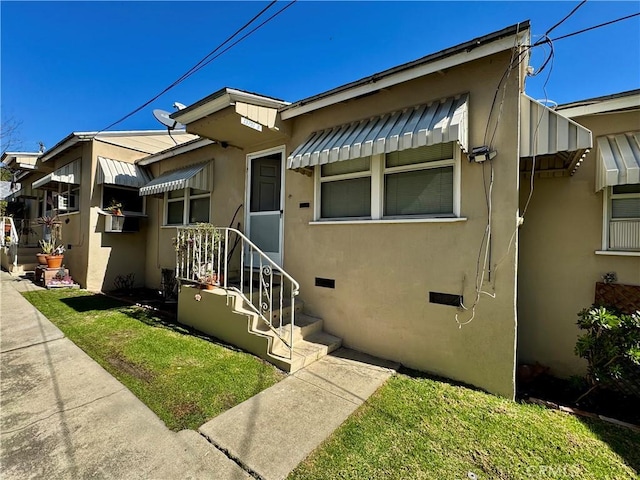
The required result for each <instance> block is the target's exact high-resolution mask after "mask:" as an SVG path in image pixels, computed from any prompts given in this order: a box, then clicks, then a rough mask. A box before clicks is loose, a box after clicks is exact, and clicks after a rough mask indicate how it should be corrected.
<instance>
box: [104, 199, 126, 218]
mask: <svg viewBox="0 0 640 480" xmlns="http://www.w3.org/2000/svg"><path fill="white" fill-rule="evenodd" d="M104 210H105V212H109V213H111V215H115V216H117V217H121V216H123V213H122V203H120V202H118V201H116V200H115V199H112V200H111V204H110V205H109V206H108V207H107V208H105V209H104Z"/></svg>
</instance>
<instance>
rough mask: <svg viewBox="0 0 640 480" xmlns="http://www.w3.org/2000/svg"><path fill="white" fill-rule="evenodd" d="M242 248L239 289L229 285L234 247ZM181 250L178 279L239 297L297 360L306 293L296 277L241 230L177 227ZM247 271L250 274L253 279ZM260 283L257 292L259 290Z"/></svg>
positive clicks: (177, 249)
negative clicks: (298, 302)
mask: <svg viewBox="0 0 640 480" xmlns="http://www.w3.org/2000/svg"><path fill="white" fill-rule="evenodd" d="M232 236H233V237H234V238H233V240H231V237H232ZM238 242H239V243H240V259H239V265H240V278H239V284H238V285H236V284H235V283H232V282H230V279H229V273H230V272H231V268H230V266H229V263H230V262H231V261H232V260H233V259H232V258H230V257H231V256H232V253H233V250H232V248H231V247H233V245H237V244H238ZM175 244H176V279H178V280H179V281H182V282H189V283H199V284H205V283H213V284H215V285H217V286H219V287H221V288H224V289H225V290H226V291H227V292H229V291H234V292H236V293H238V294H239V295H240V296H241V298H242V299H243V300H244V303H245V306H246V307H247V308H249V309H250V310H251V311H253V312H254V313H256V314H257V315H258V316H259V317H260V318H261V319H262V321H264V322H265V324H266V325H267V326H268V327H269V328H270V329H271V330H272V331H273V332H274V333H275V334H276V335H277V336H278V338H279V339H280V340H281V341H282V343H283V344H284V345H285V346H286V347H287V348H288V350H289V355H290V357H289V358H292V357H293V333H294V326H295V297H296V296H297V295H298V294H299V292H300V284H299V283H298V282H297V281H296V280H295V279H294V278H293V277H292V276H291V275H289V274H288V273H287V272H286V271H285V270H284V269H283V268H282V267H280V265H278V264H277V263H276V262H274V261H273V260H272V259H271V258H269V256H268V255H267V254H266V253H264V252H263V251H262V250H261V249H260V248H259V247H258V246H257V245H256V244H255V243H253V242H252V241H251V240H250V239H249V238H247V237H246V236H245V235H244V234H243V233H242V232H240V231H239V230H237V229H235V228H231V227H215V226H213V225H211V224H199V225H194V226H184V227H177V235H176V238H175ZM247 256H248V258H247ZM245 270H248V277H247V276H246V275H245ZM274 278H275V279H276V281H277V280H279V282H280V283H279V285H274ZM256 282H257V284H258V288H257V291H255V289H254V284H255V283H256ZM245 284H246V285H245ZM274 286H275V287H279V290H278V292H277V293H275V292H274ZM285 286H286V287H289V299H290V309H291V313H290V315H291V317H290V329H289V331H288V332H286V333H288V338H285V335H286V334H285V332H283V330H284V325H285V324H284V309H285V308H286V307H287V305H285V298H284V294H285V292H284V288H285ZM245 287H246V291H245Z"/></svg>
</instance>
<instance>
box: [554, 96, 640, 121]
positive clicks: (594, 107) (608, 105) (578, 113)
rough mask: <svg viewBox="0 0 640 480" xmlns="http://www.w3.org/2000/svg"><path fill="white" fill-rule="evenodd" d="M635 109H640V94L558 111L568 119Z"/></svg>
mask: <svg viewBox="0 0 640 480" xmlns="http://www.w3.org/2000/svg"><path fill="white" fill-rule="evenodd" d="M634 107H636V108H639V107H640V93H637V94H635V95H629V96H628V97H623V98H613V99H611V100H604V101H601V102H594V103H592V104H590V105H579V106H576V107H569V108H562V107H558V108H557V109H556V111H558V112H561V113H562V115H563V116H565V117H567V118H573V117H584V116H586V115H594V114H597V113H606V112H615V111H616V110H625V109H629V108H634Z"/></svg>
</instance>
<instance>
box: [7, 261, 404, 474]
mask: <svg viewBox="0 0 640 480" xmlns="http://www.w3.org/2000/svg"><path fill="white" fill-rule="evenodd" d="M0 280H1V283H0V287H1V289H0V318H1V325H0V327H1V330H0V334H1V339H0V352H1V353H0V362H1V374H2V376H1V392H2V397H1V398H0V448H1V452H0V469H1V470H0V471H1V472H2V473H1V475H2V478H3V480H4V479H24V478H52V479H53V478H55V479H67V478H68V479H77V478H88V477H97V478H113V479H128V478H132V479H133V478H136V479H158V480H162V479H172V480H173V479H189V478H203V479H205V478H206V479H222V480H225V479H232V480H235V479H249V478H255V477H257V478H262V479H265V480H276V479H283V478H285V477H286V476H287V475H288V474H289V472H291V470H293V469H294V468H295V467H296V466H297V465H298V463H299V462H301V461H302V460H304V458H305V457H306V456H307V455H308V454H309V453H310V452H312V451H313V450H314V449H315V448H316V447H317V446H318V445H320V443H322V442H323V441H324V440H325V439H326V438H327V437H328V436H329V435H330V434H331V433H332V432H333V431H334V430H335V428H337V427H338V426H339V425H340V424H341V423H342V422H343V421H344V420H345V419H346V418H347V417H348V416H349V415H350V414H351V413H352V412H353V411H354V410H355V409H356V408H358V406H359V405H361V404H362V403H363V402H364V401H366V399H367V398H368V397H369V396H370V395H371V394H372V393H373V392H374V391H375V390H376V389H377V388H378V387H379V386H380V385H382V384H383V383H384V382H385V381H386V379H387V378H389V376H391V375H392V374H393V372H394V369H395V368H396V367H397V365H394V364H391V363H388V362H383V361H380V360H378V359H375V358H373V357H369V356H366V355H363V354H359V353H356V352H353V351H351V350H347V349H340V350H338V351H336V352H334V353H333V354H332V355H331V356H328V357H325V358H324V359H322V360H320V361H318V362H316V363H314V364H312V365H310V366H309V367H307V368H305V369H303V370H301V371H299V372H297V373H296V374H295V375H292V376H289V377H287V378H286V379H285V380H283V381H281V382H280V383H278V384H276V385H274V386H272V387H271V388H269V389H267V390H265V391H263V392H261V393H259V394H258V395H256V396H255V397H253V398H251V399H249V400H247V401H246V402H244V403H242V404H240V405H238V406H236V407H234V408H232V409H231V410H228V411H227V412H225V413H223V414H221V415H219V416H218V417H216V418H214V419H213V420H211V421H209V422H207V423H206V424H205V425H203V426H202V427H200V429H199V433H198V432H195V431H191V430H185V431H182V432H178V433H175V432H172V431H170V430H169V429H167V428H166V426H165V425H164V423H163V422H162V421H161V420H160V419H159V418H158V417H157V416H156V415H155V414H154V413H153V412H152V411H151V410H149V409H148V408H147V407H146V406H145V405H144V404H143V403H142V402H140V401H139V400H138V399H137V398H136V397H135V396H134V395H133V394H132V393H131V392H130V391H129V390H127V388H126V387H125V386H124V385H122V384H121V383H120V382H118V381H117V380H116V379H114V378H113V377H112V376H111V375H110V374H109V373H108V372H107V371H105V370H104V369H103V368H102V367H100V366H99V365H98V364H97V363H96V362H94V361H93V360H92V359H91V358H89V357H88V356H87V355H86V354H85V353H84V352H83V351H82V350H80V349H79V348H78V347H77V346H76V345H75V344H74V343H73V342H71V341H70V340H68V339H67V338H65V337H64V335H63V334H62V332H60V330H58V329H57V328H56V327H55V326H54V325H53V324H52V323H51V322H49V321H48V320H47V319H46V318H45V317H44V316H43V315H42V314H41V313H40V312H38V311H37V310H36V309H35V308H34V307H33V306H32V305H31V304H29V303H28V302H27V301H26V300H25V299H24V298H23V297H22V296H21V295H20V293H19V291H24V290H34V289H38V288H39V287H36V286H34V285H33V284H32V283H31V282H30V281H28V280H22V281H21V280H20V279H17V278H15V277H11V276H10V275H9V274H7V273H6V272H1V273H0ZM205 437H206V438H205ZM207 440H208V441H207ZM223 452H224V453H223Z"/></svg>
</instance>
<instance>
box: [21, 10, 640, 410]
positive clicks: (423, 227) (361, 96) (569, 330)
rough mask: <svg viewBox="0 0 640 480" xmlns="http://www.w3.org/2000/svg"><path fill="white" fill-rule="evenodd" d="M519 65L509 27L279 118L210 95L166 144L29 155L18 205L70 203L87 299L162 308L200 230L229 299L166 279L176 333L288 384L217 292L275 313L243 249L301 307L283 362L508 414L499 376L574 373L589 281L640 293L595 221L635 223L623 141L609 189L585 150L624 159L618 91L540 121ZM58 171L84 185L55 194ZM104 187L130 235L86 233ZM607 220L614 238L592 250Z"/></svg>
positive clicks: (99, 140)
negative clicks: (129, 283)
mask: <svg viewBox="0 0 640 480" xmlns="http://www.w3.org/2000/svg"><path fill="white" fill-rule="evenodd" d="M529 48H530V31H529V24H528V22H524V23H520V24H517V25H514V26H511V27H508V28H505V29H503V30H500V31H497V32H494V33H491V34H489V35H485V36H483V37H480V38H476V39H473V40H471V41H469V42H465V43H464V44H461V45H457V46H454V47H451V48H448V49H446V50H443V51H441V52H438V53H435V54H432V55H428V56H426V57H423V58H421V59H418V60H416V61H413V62H410V63H407V64H403V65H398V66H396V67H394V68H391V69H389V70H386V71H383V72H379V73H376V74H374V75H371V76H369V77H366V78H363V79H361V80H358V81H354V82H352V83H349V84H346V85H342V86H339V87H337V88H334V89H332V90H329V91H327V92H323V93H320V94H318V95H315V96H313V97H310V98H306V99H303V100H300V101H297V102H294V103H290V102H287V101H284V100H281V99H277V98H272V97H267V96H264V95H259V94H256V93H250V92H246V91H242V90H238V89H233V88H223V89H221V90H218V91H216V92H214V93H213V94H211V95H209V96H207V97H206V98H203V99H202V100H199V101H197V102H196V103H194V104H193V105H190V106H188V107H186V108H184V109H182V110H179V111H177V112H175V113H174V114H173V115H172V118H174V119H175V120H176V121H177V122H180V123H181V124H183V125H185V126H186V133H178V132H174V134H173V137H176V138H177V137H179V138H180V140H179V141H178V142H176V143H173V142H171V140H169V141H168V142H166V140H167V137H166V136H164V137H162V138H163V142H164V143H163V144H162V145H160V144H154V148H149V147H148V145H147V147H146V150H145V148H143V147H142V146H141V145H142V144H147V143H149V142H148V140H151V139H153V140H154V141H155V140H157V139H158V138H157V137H155V136H154V135H156V134H153V133H150V132H147V133H146V135H148V136H145V134H143V133H139V134H135V135H132V136H131V135H129V136H123V137H122V138H120V137H119V136H118V134H113V136H111V135H112V134H105V133H101V134H100V135H99V136H94V137H91V138H88V139H86V140H85V139H84V138H81V136H80V135H79V134H73V135H72V136H70V137H68V138H67V139H65V140H63V141H62V142H60V144H58V145H57V146H56V147H54V148H53V149H51V150H49V151H47V152H45V154H44V155H42V156H39V158H38V168H37V169H36V170H35V171H34V172H32V173H30V174H29V175H32V180H35V182H33V185H32V187H31V188H33V187H34V186H35V187H36V189H35V190H34V191H39V192H41V191H42V189H43V188H45V189H46V188H48V187H49V188H48V189H49V190H53V191H54V192H57V193H58V195H61V194H64V192H65V191H66V192H67V194H73V193H74V189H78V188H79V190H78V195H79V197H78V201H77V204H78V205H79V206H80V207H79V211H78V212H69V213H67V214H65V215H64V217H65V219H64V221H65V227H64V235H65V239H64V242H65V244H67V245H68V246H71V250H70V251H68V252H67V253H68V255H69V262H68V265H69V267H70V268H71V269H72V271H73V272H72V275H73V276H74V278H77V279H78V280H79V281H80V282H81V284H82V285H83V286H86V287H87V288H90V289H93V290H109V289H110V288H111V287H112V284H113V281H114V277H115V276H116V275H123V274H127V273H134V274H135V278H136V281H137V284H139V285H141V284H144V285H145V286H147V287H150V288H154V289H165V290H166V286H167V285H168V284H169V285H173V283H172V281H170V280H172V277H173V276H174V275H175V274H176V273H177V275H178V276H179V277H180V278H183V277H184V276H185V275H187V276H188V275H189V274H191V275H194V274H195V273H194V272H193V271H191V272H189V271H187V272H186V274H185V272H181V271H180V270H181V266H180V262H177V261H176V249H177V244H179V242H180V238H186V237H181V236H180V235H183V234H184V232H188V231H189V228H188V227H189V226H190V225H194V224H197V223H200V222H206V223H212V224H214V225H216V226H218V227H224V228H226V230H225V231H227V232H229V231H230V230H229V228H231V229H232V230H234V231H237V232H238V234H235V233H233V232H231V233H230V234H229V233H226V234H225V235H227V237H225V238H223V239H222V240H220V242H222V241H224V242H227V241H228V235H232V238H235V239H236V242H237V241H238V239H240V235H241V236H242V237H243V238H246V242H245V241H244V240H241V241H240V244H239V245H240V247H239V248H235V247H236V246H237V245H236V244H234V246H233V248H229V246H228V245H227V244H226V243H225V249H224V251H225V255H224V260H223V262H227V263H228V264H229V269H228V270H227V269H226V267H225V269H224V273H225V278H226V280H224V281H223V282H222V286H223V287H225V286H226V287H228V288H226V289H225V288H218V289H217V290H212V291H208V292H206V293H205V292H204V291H202V292H201V291H200V290H198V289H195V288H192V287H189V286H188V282H186V283H184V285H183V288H182V289H181V291H180V294H179V297H178V315H179V318H178V319H179V320H180V321H182V322H184V323H187V324H190V325H192V326H194V327H196V328H199V329H202V330H204V331H207V332H208V333H212V334H214V335H216V336H218V337H219V338H222V339H223V340H226V341H230V342H234V343H236V344H237V345H239V346H241V347H242V348H245V349H247V350H250V351H253V352H254V353H258V354H260V353H259V351H262V350H264V349H265V348H266V349H267V354H265V355H264V357H265V358H267V359H269V360H270V361H273V362H274V363H276V364H277V365H279V366H281V367H283V368H286V369H290V370H292V369H293V368H288V367H287V362H286V361H285V360H284V356H286V355H285V354H286V352H285V353H283V352H282V351H280V350H282V348H281V349H280V350H278V348H280V347H283V345H285V344H286V339H285V336H282V337H279V338H280V340H282V341H281V342H280V343H278V344H277V342H278V341H277V340H276V339H273V338H271V337H268V335H267V334H266V331H267V330H268V329H266V328H264V325H262V324H261V320H260V318H259V317H256V315H255V314H256V311H257V310H256V311H251V310H250V309H248V307H249V304H251V303H252V302H253V298H252V299H251V300H248V299H246V298H245V299H244V300H243V299H242V298H240V297H238V296H237V295H236V293H237V292H236V293H234V292H231V288H230V285H231V283H230V282H231V281H232V280H233V281H234V282H239V283H237V284H239V285H240V288H239V289H237V288H236V290H242V288H243V287H244V285H245V284H247V285H248V289H249V290H251V291H253V290H252V289H255V288H257V289H259V290H258V291H259V292H260V293H259V294H260V298H261V299H262V298H266V297H263V293H264V292H267V293H268V295H267V296H269V297H270V298H269V302H270V303H269V305H268V306H267V307H265V308H267V309H271V306H270V305H271V303H273V302H272V301H273V297H274V295H275V296H277V295H280V297H281V299H282V297H283V295H282V294H281V293H274V292H277V290H276V289H273V288H272V287H273V286H272V285H267V284H266V283H265V278H267V277H265V276H263V275H262V273H263V272H262V270H263V268H262V267H263V264H262V263H260V268H256V263H254V262H255V261H256V259H257V258H258V257H257V256H256V255H255V251H254V250H253V248H254V247H255V248H257V249H259V250H260V251H261V255H262V257H260V262H263V261H264V262H265V265H267V266H268V267H269V268H268V269H267V270H265V271H269V272H270V273H269V275H270V277H268V278H269V279H270V280H269V281H272V280H273V274H272V273H271V272H272V270H277V271H278V272H279V273H278V275H279V278H280V279H290V284H289V287H287V288H284V287H282V288H280V292H282V291H284V292H285V295H284V296H286V295H291V299H292V301H293V300H294V297H295V298H297V299H299V300H300V302H299V303H297V304H296V305H300V306H299V307H295V308H294V307H293V305H289V307H290V309H291V310H293V311H294V312H297V314H296V315H297V316H296V322H297V324H299V325H300V328H301V329H303V330H304V331H305V332H306V333H301V334H300V339H298V340H296V341H297V342H299V343H296V344H295V345H296V346H295V347H294V349H293V350H294V351H301V352H303V353H304V351H306V352H307V353H308V352H312V353H311V354H310V355H311V356H314V355H317V353H313V352H317V351H319V350H314V349H313V348H312V345H314V344H315V345H317V344H322V345H324V346H326V348H325V351H327V350H328V349H331V348H335V347H336V346H337V345H339V344H340V343H342V344H343V345H345V346H348V347H350V348H353V349H356V350H360V351H363V352H366V353H369V354H372V355H375V356H378V357H382V358H385V359H389V360H393V361H396V362H399V363H402V364H403V365H405V366H406V367H409V368H414V369H417V370H422V371H427V372H431V373H434V374H438V375H442V376H444V377H448V378H452V379H455V380H458V381H461V382H465V383H469V384H472V385H475V386H477V387H480V388H483V389H485V390H487V391H490V392H493V393H496V394H499V395H503V396H506V397H509V398H512V397H513V396H514V394H515V389H516V367H517V364H518V362H535V361H539V362H540V363H543V364H546V365H548V366H550V367H551V368H552V372H553V373H555V374H557V375H561V376H564V375H569V374H572V373H578V372H581V371H583V369H584V365H582V364H581V362H580V361H579V360H578V359H577V357H575V356H574V355H573V346H574V344H575V338H576V335H577V330H576V328H575V314H576V313H577V311H578V310H580V309H581V308H583V307H586V306H588V305H589V304H590V303H591V302H592V301H593V288H594V285H595V282H596V281H598V280H599V279H600V277H601V276H602V275H603V274H604V273H606V272H608V271H616V273H617V274H618V279H619V281H620V282H625V283H629V284H635V285H640V264H639V263H638V261H639V260H640V257H638V250H639V248H638V244H637V242H638V241H639V239H638V236H637V233H634V232H637V231H638V230H637V225H638V223H637V218H638V217H640V214H638V215H636V216H635V217H633V211H632V213H631V217H633V218H627V217H619V215H618V213H615V214H614V213H613V211H614V210H615V211H616V212H619V207H620V205H622V204H624V205H623V207H624V208H623V210H624V214H625V215H628V212H627V210H625V208H626V206H627V205H631V207H630V208H633V205H636V204H635V203H633V202H635V201H636V199H637V198H636V197H638V192H637V191H636V190H637V185H638V183H640V182H638V180H637V173H634V172H636V171H637V170H634V168H635V167H634V166H633V164H632V163H633V161H638V158H640V157H638V156H636V153H637V149H636V148H637V147H636V146H633V143H631V145H632V146H631V147H629V148H631V152H632V153H631V156H629V153H628V150H625V155H626V156H624V159H625V160H624V161H625V162H631V163H625V164H624V165H628V166H629V168H627V167H625V168H623V169H621V170H619V171H618V173H617V174H616V173H614V172H613V171H612V170H611V168H609V167H610V166H611V162H612V161H613V162H614V163H616V162H617V161H618V160H617V158H618V157H617V156H615V155H614V156H613V157H612V156H611V155H612V154H609V153H605V147H606V145H607V144H608V145H611V141H612V140H611V139H612V138H617V137H615V136H614V137H612V135H614V134H625V137H624V138H630V139H636V142H637V138H638V135H637V132H638V131H640V126H639V117H638V93H637V92H632V93H630V94H623V95H619V96H613V97H611V98H603V99H594V100H591V101H586V102H582V103H580V104H572V105H566V106H563V107H561V108H557V109H551V108H548V107H547V106H545V105H542V104H541V103H539V102H537V101H534V100H533V99H531V98H529V97H528V96H527V95H526V94H525V84H526V79H527V69H526V66H527V64H528V61H527V60H528V53H529ZM592 132H593V133H592ZM634 132H635V136H634ZM129 133H131V132H129ZM122 135H124V134H122ZM125 138H126V139H127V140H125ZM594 138H596V140H597V141H594ZM169 142H171V143H169ZM161 143H162V142H161ZM634 149H636V150H634ZM606 152H609V150H606ZM612 158H613V159H612ZM78 159H81V160H80V164H81V165H82V166H81V169H80V171H79V172H78V171H76V170H75V169H74V168H75V167H72V166H73V165H74V161H76V160H78ZM616 165H618V163H616ZM69 169H71V170H72V172H71V174H73V175H74V178H76V176H78V175H80V176H81V179H82V180H81V181H77V182H76V181H75V180H74V181H73V182H70V181H65V180H62V181H60V179H61V178H67V177H65V175H67V176H68V175H69V172H68V170H69ZM116 171H119V172H120V173H121V174H123V173H124V175H123V176H121V177H118V175H114V174H113V172H116ZM633 175H636V177H634V176H633ZM40 177H41V178H40ZM634 179H635V180H634ZM27 183H28V182H27ZM629 185H631V186H629ZM532 186H533V193H532V194H531V195H530V192H531V187H532ZM620 186H622V190H623V191H622V193H621V192H620V191H619V189H620ZM117 189H123V190H126V192H127V195H125V196H123V197H122V198H119V197H118V198H116V199H117V200H126V201H130V202H132V204H134V205H136V207H135V208H133V209H128V211H126V212H125V213H126V214H127V215H126V217H127V218H129V219H130V220H136V219H137V221H136V225H137V227H136V228H132V229H133V230H136V231H135V232H131V233H108V232H106V231H105V228H106V223H105V222H108V221H109V220H110V217H109V216H108V215H105V213H106V212H105V211H104V208H105V207H106V206H107V202H108V200H107V197H110V196H112V194H113V193H114V192H117ZM629 189H630V190H629ZM634 189H635V190H634ZM38 195H39V196H38V197H37V198H38V199H39V200H38V202H40V203H43V202H44V203H45V204H46V203H47V201H46V199H45V197H43V194H42V193H39V194H38ZM136 195H138V196H137V197H136ZM620 195H621V196H620ZM115 196H116V197H117V195H115ZM629 198H631V203H629V202H628V201H627V200H628V199H629ZM136 199H137V200H136ZM618 199H622V200H624V202H622V203H616V202H617V200H618ZM36 203H37V202H36ZM614 203H615V205H614ZM85 205H86V206H87V207H85ZM125 210H127V208H125ZM39 214H40V212H39ZM621 221H624V222H628V223H626V224H625V229H626V230H624V232H631V233H625V234H624V235H627V237H628V238H627V237H625V236H624V235H622V236H617V237H616V236H612V235H613V234H612V228H619V227H621V226H622V225H621V224H620V225H618V224H619V223H621ZM634 222H635V223H634ZM629 225H631V226H630V227H629ZM634 225H635V227H634ZM629 228H631V230H629ZM633 228H636V230H633ZM623 238H624V239H626V240H625V241H627V240H628V241H630V243H624V245H623V247H621V245H622V244H620V243H615V242H618V241H619V240H620V239H623ZM612 239H614V240H612ZM188 240H189V241H193V237H189V238H188ZM200 240H201V239H200ZM200 240H198V241H200ZM247 242H248V243H247ZM612 242H614V243H612ZM634 242H636V243H634ZM232 243H233V242H232ZM249 244H250V245H252V246H249V247H247V245H249ZM189 245H192V244H189ZM189 248H191V247H190V246H189ZM189 248H187V250H188V251H189ZM76 252H77V255H78V256H77V257H75V259H72V257H71V256H72V255H73V254H74V253H76ZM191 254H192V255H193V252H191ZM220 257H221V256H219V257H218V258H220ZM205 263H206V264H207V265H208V268H211V267H213V266H214V265H213V262H210V261H208V260H207V261H206V262H205ZM271 267H273V269H272V268H271ZM218 268H220V265H218ZM256 270H259V271H260V274H259V275H258V281H257V282H256V278H254V276H253V272H254V271H256ZM218 273H221V272H220V271H218ZM250 275H251V276H250ZM248 277H249V278H248ZM238 279H239V280H238ZM83 282H84V283H83ZM282 285H284V283H283V284H282ZM234 288H235V287H234ZM298 293H299V295H298ZM282 305H283V303H282V300H281V303H280V306H282ZM298 308H299V310H297V309H298ZM271 313H272V312H270V314H271ZM283 315H284V314H283V313H282V311H281V312H280V318H283ZM291 315H293V314H291ZM248 318H249V321H248V322H247V319H248ZM274 318H275V317H274ZM317 319H322V320H321V322H317V321H316V320H317ZM319 324H320V326H318V325H319ZM280 327H282V322H281V324H280ZM285 330H286V326H285ZM289 333H290V334H291V340H292V341H293V329H289ZM283 342H284V343H283ZM276 344H277V345H276ZM278 345H279V347H278ZM285 346H286V345H285ZM276 347H277V348H276ZM284 350H286V348H285V349H284ZM278 352H279V353H278ZM289 355H290V360H291V362H290V363H291V364H293V360H294V359H293V354H292V353H291V351H290V350H289ZM305 355H306V353H305ZM304 361H305V362H306V360H304ZM302 364H304V362H303V363H300V364H299V365H298V366H297V367H296V368H299V366H300V365H302Z"/></svg>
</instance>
